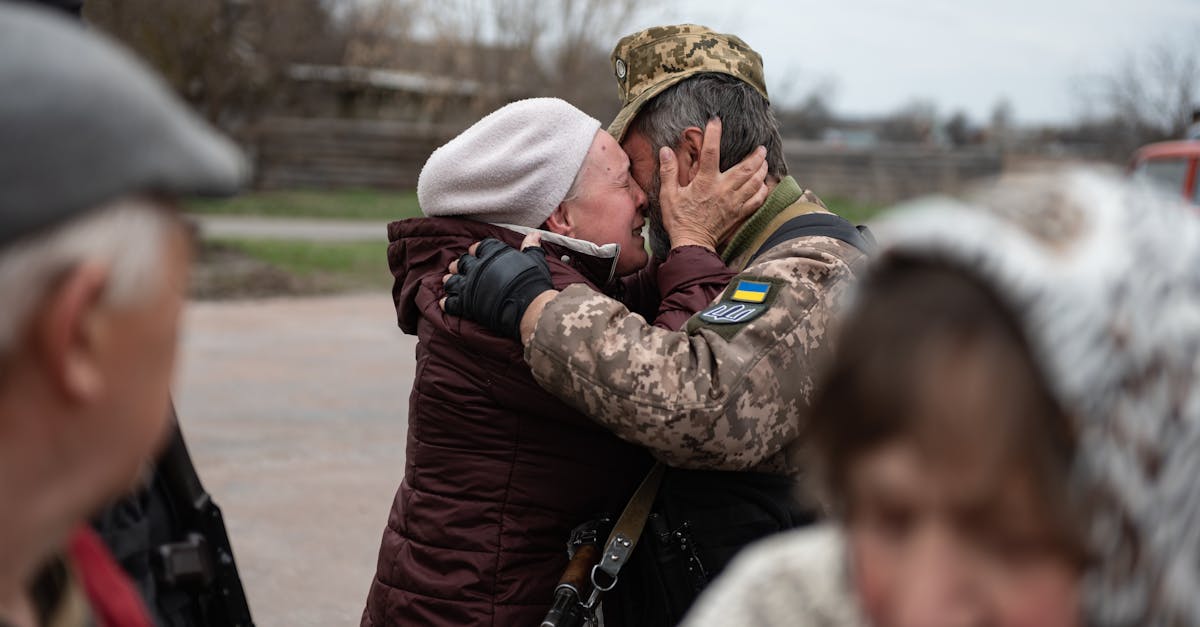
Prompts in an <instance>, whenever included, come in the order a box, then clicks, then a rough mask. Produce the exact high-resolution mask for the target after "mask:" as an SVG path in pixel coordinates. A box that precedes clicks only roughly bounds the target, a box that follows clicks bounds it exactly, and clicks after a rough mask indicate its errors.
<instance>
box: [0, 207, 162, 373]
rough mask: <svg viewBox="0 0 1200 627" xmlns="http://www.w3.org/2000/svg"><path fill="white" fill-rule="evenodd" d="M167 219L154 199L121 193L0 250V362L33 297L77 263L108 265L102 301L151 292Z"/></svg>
mask: <svg viewBox="0 0 1200 627" xmlns="http://www.w3.org/2000/svg"><path fill="white" fill-rule="evenodd" d="M173 220H174V218H173V217H171V215H170V214H169V213H168V212H166V211H164V210H163V209H162V208H161V207H159V206H158V205H157V204H156V202H155V201H154V200H151V199H148V198H141V197H131V198H125V199H121V200H118V201H115V202H112V203H110V204H108V205H105V206H104V207H101V208H98V209H96V210H94V211H92V212H90V213H89V214H88V215H86V216H84V217H81V218H78V219H75V220H72V221H70V222H68V223H66V224H64V225H62V226H59V227H57V228H55V229H54V230H51V231H47V232H45V233H41V234H39V235H36V236H33V237H30V238H27V239H26V240H25V241H21V242H18V243H16V244H13V245H12V246H10V247H9V248H8V249H7V250H3V251H0V363H2V362H3V361H4V360H6V359H7V358H8V357H9V355H10V353H11V351H12V350H13V347H14V344H15V343H16V342H17V341H18V339H19V338H20V334H21V333H22V332H23V331H24V330H25V328H26V325H27V324H28V323H29V322H30V320H29V317H30V316H31V315H33V312H34V309H35V308H36V307H37V304H38V302H39V301H41V300H42V299H43V298H44V297H45V296H46V294H47V292H48V291H49V290H50V289H51V288H52V287H53V285H54V283H55V282H56V281H58V280H60V279H61V278H62V277H63V276H64V274H65V273H67V272H69V271H70V270H71V269H72V268H75V267H77V266H78V265H79V264H81V263H84V262H87V261H98V262H101V263H105V264H107V265H108V266H109V268H110V275H109V282H108V285H107V287H106V291H105V294H104V296H103V298H104V303H105V304H106V305H110V306H122V305H129V304H134V303H137V302H139V300H140V299H142V298H146V297H148V296H149V295H150V294H152V293H153V291H154V289H155V288H156V287H157V286H158V285H157V283H158V281H160V280H163V277H164V275H163V271H162V261H161V254H162V250H163V246H165V245H166V237H167V234H168V232H169V228H170V226H171V224H172V221H173Z"/></svg>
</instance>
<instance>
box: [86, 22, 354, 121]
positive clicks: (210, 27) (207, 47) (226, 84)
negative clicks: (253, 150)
mask: <svg viewBox="0 0 1200 627" xmlns="http://www.w3.org/2000/svg"><path fill="white" fill-rule="evenodd" d="M85 17H86V18H87V19H88V21H90V22H91V23H93V24H95V25H96V26H98V27H99V28H101V29H103V30H105V31H107V32H109V33H110V34H112V35H113V36H114V37H116V38H117V39H120V40H122V41H123V42H124V43H125V44H126V45H128V46H129V47H131V48H132V49H133V50H134V51H136V52H137V53H138V54H140V55H141V56H142V57H143V58H144V59H145V60H146V61H147V62H149V63H150V64H151V65H152V66H154V67H155V68H156V69H157V70H158V71H159V73H160V74H162V75H163V76H164V78H166V80H167V82H168V83H169V84H170V85H171V86H172V87H173V88H174V89H175V90H176V91H177V92H178V93H179V94H181V95H182V96H183V97H184V98H185V99H187V100H188V101H189V102H191V103H192V104H193V106H195V107H196V108H197V109H198V110H199V111H201V112H202V113H203V114H204V115H205V116H206V117H207V118H208V119H209V120H211V121H213V122H214V123H217V124H219V125H222V126H224V127H226V128H231V127H237V126H239V125H240V124H241V123H243V122H245V121H246V120H247V119H252V118H253V117H254V116H255V114H256V113H257V111H258V107H259V105H260V104H261V103H262V101H263V100H264V99H265V98H266V97H268V96H269V95H270V94H271V93H272V90H273V89H275V88H277V87H278V86H279V84H280V79H281V77H282V75H283V73H284V71H285V70H286V68H287V66H288V65H290V64H291V63H296V62H318V61H322V60H327V59H331V58H336V57H337V56H340V54H341V52H340V47H341V43H340V39H339V37H338V36H337V33H336V31H335V30H334V29H333V27H332V23H331V21H330V18H329V15H328V13H327V12H326V10H325V7H324V5H323V4H322V1H321V0H89V2H87V4H86V13H85Z"/></svg>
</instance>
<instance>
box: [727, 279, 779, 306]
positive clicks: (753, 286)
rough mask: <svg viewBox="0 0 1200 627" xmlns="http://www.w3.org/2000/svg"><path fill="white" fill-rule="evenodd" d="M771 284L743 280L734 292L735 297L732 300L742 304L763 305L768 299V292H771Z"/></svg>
mask: <svg viewBox="0 0 1200 627" xmlns="http://www.w3.org/2000/svg"><path fill="white" fill-rule="evenodd" d="M770 289H771V284H770V283H764V282H762V281H747V280H745V279H742V280H741V281H738V284H737V287H736V288H734V290H733V296H731V297H730V300H735V301H738V302H740V303H761V302H763V301H764V300H766V299H767V292H768V291H770Z"/></svg>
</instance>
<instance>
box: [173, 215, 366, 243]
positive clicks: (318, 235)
mask: <svg viewBox="0 0 1200 627" xmlns="http://www.w3.org/2000/svg"><path fill="white" fill-rule="evenodd" d="M191 218H192V219H193V220H195V221H196V222H197V223H198V224H199V225H200V233H201V234H202V235H203V236H205V237H243V238H250V239H289V240H311V241H316V242H353V241H370V240H377V241H387V224H386V222H384V221H382V220H324V219H315V218H260V217H254V216H210V215H195V214H193V215H192V216H191Z"/></svg>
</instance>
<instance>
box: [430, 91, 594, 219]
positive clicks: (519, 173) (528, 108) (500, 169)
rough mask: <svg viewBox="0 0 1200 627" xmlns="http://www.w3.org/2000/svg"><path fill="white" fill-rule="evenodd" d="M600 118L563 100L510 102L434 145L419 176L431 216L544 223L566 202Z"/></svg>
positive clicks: (532, 99)
mask: <svg viewBox="0 0 1200 627" xmlns="http://www.w3.org/2000/svg"><path fill="white" fill-rule="evenodd" d="M598 130H600V121H599V120H596V119H595V118H592V117H591V116H589V115H588V114H586V113H584V112H582V111H580V110H579V109H577V108H575V107H574V106H572V105H571V104H569V103H568V102H566V101H565V100H560V99H558V98H530V99H528V100H519V101H517V102H514V103H512V104H508V105H505V106H503V107H501V108H500V109H498V110H496V111H494V112H492V113H491V114H489V115H488V116H487V117H485V118H483V119H482V120H480V121H478V122H476V123H475V124H473V125H472V126H471V127H470V128H468V129H467V130H465V131H463V132H462V134H460V135H459V136H458V137H455V138H454V139H452V140H450V141H449V142H448V143H446V145H444V146H442V147H441V148H438V149H437V150H435V151H433V154H432V155H430V156H429V160H428V161H426V162H425V167H424V168H422V169H421V176H420V178H418V179H417V202H419V203H420V205H421V211H422V212H424V214H425V215H427V216H431V217H434V216H462V217H466V218H471V219H473V220H479V221H481V222H493V223H501V224H516V225H519V226H527V227H538V226H541V224H542V223H543V222H545V221H546V218H548V217H550V214H551V213H553V212H554V208H555V207H557V206H558V205H559V203H561V202H562V201H563V198H565V197H566V195H567V191H568V190H570V189H571V184H572V183H573V182H574V181H575V176H576V175H577V174H578V173H579V168H580V167H581V166H582V165H583V159H584V157H585V156H587V152H588V149H589V148H591V146H592V141H593V140H594V139H595V137H596V131H598Z"/></svg>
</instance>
